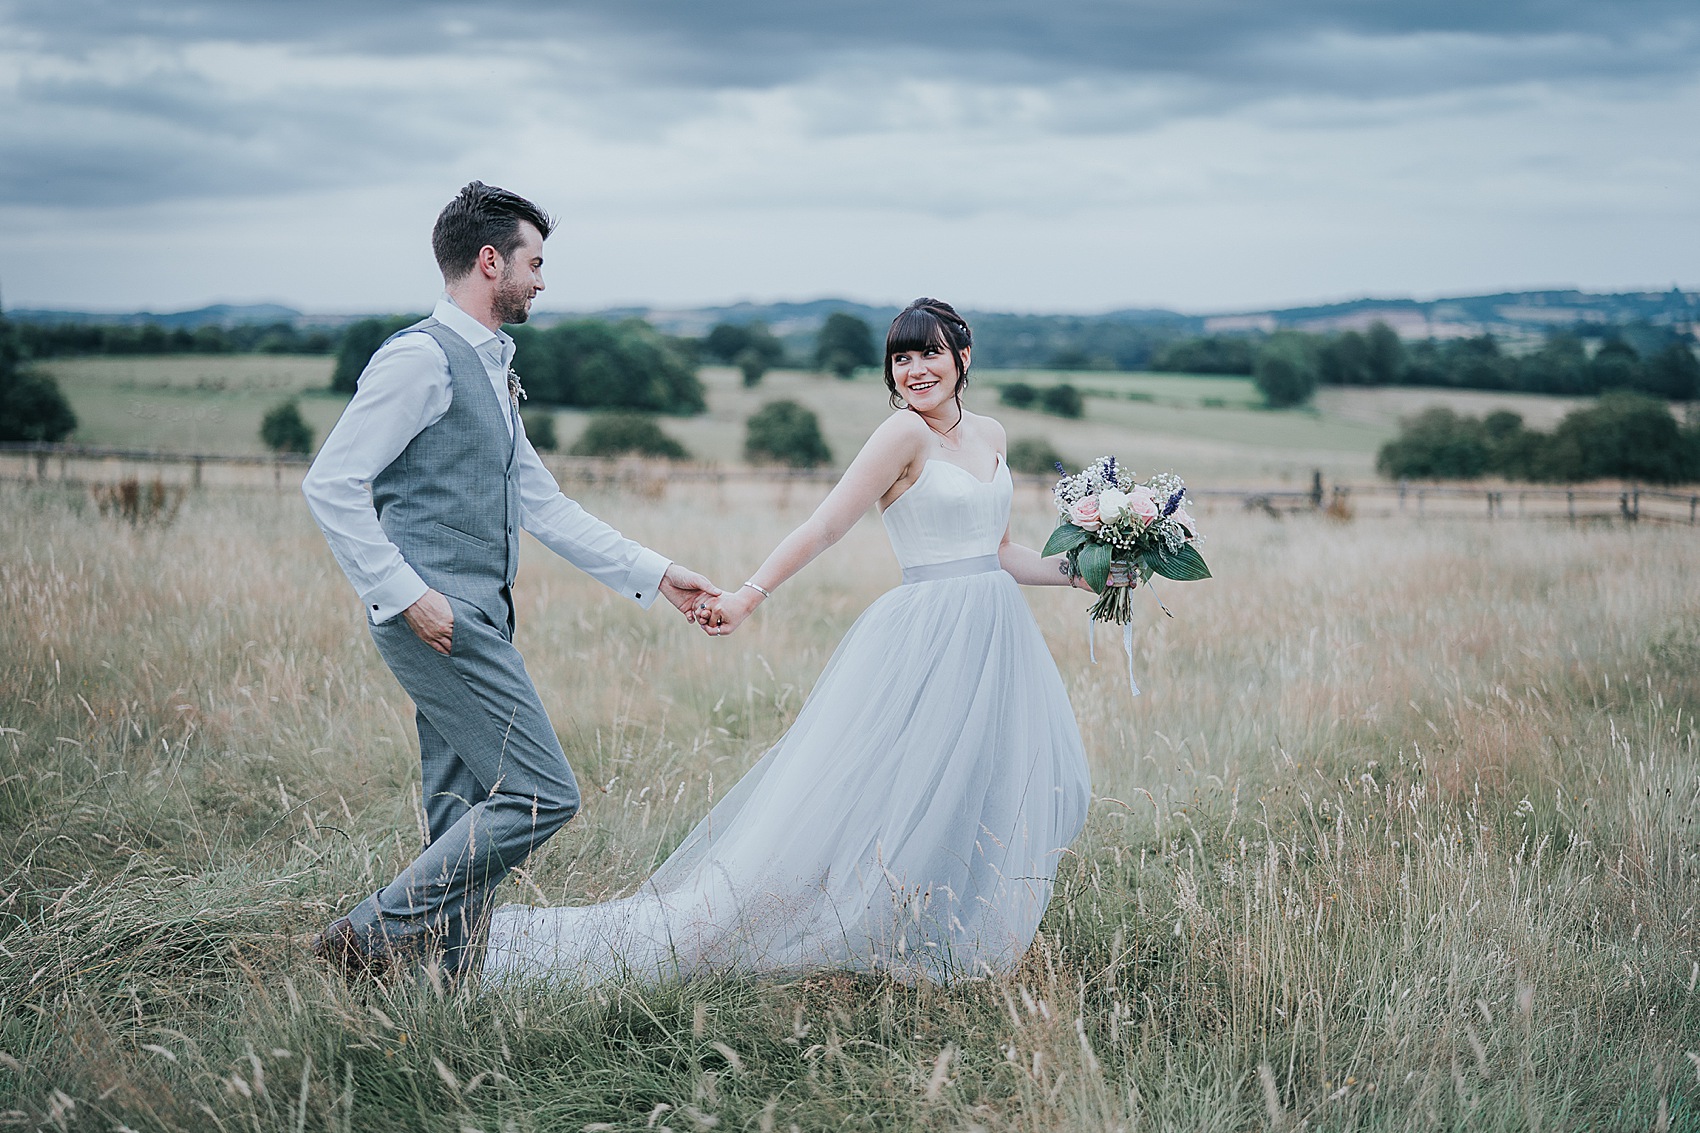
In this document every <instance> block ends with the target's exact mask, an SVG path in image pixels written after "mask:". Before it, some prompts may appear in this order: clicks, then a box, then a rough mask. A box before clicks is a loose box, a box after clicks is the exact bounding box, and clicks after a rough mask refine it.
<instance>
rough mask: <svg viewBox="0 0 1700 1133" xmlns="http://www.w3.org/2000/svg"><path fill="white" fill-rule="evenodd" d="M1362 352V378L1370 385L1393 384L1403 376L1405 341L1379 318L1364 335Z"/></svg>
mask: <svg viewBox="0 0 1700 1133" xmlns="http://www.w3.org/2000/svg"><path fill="white" fill-rule="evenodd" d="M1364 353H1365V357H1364V380H1365V381H1366V382H1368V383H1369V384H1370V385H1372V386H1390V385H1394V384H1395V383H1397V382H1398V381H1399V379H1400V378H1402V377H1403V376H1404V371H1405V343H1404V342H1403V341H1402V340H1401V339H1400V338H1399V335H1398V333H1397V332H1395V331H1394V329H1393V328H1392V327H1390V326H1388V325H1387V324H1386V323H1384V322H1382V321H1381V320H1380V319H1377V320H1376V321H1375V322H1373V323H1371V324H1370V325H1369V331H1368V332H1367V333H1366V334H1365V335H1364Z"/></svg>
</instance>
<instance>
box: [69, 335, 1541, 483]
mask: <svg viewBox="0 0 1700 1133" xmlns="http://www.w3.org/2000/svg"><path fill="white" fill-rule="evenodd" d="M46 368H47V369H48V370H49V372H51V373H52V374H54V375H55V376H56V377H57V378H58V379H59V381H60V383H61V386H62V387H63V388H64V390H65V392H66V395H67V396H68V397H69V398H70V399H71V405H72V408H73V409H75V411H76V413H77V418H78V421H79V426H78V429H77V432H76V434H75V436H74V437H73V440H75V441H77V442H80V443H82V444H88V445H102V446H113V447H121V448H138V449H158V450H164V451H172V452H200V453H229V454H254V453H261V452H264V448H263V446H262V445H261V444H260V440H259V427H260V418H261V417H262V416H263V415H264V414H265V412H266V410H267V409H268V408H270V407H271V406H272V405H274V404H276V403H277V402H279V401H281V400H284V399H285V398H288V397H291V396H299V397H300V398H301V409H302V413H303V414H304V415H305V416H306V418H307V421H308V423H309V424H310V425H311V427H312V428H313V431H314V435H315V438H316V439H317V440H323V438H324V436H325V434H326V433H327V432H328V431H329V429H330V427H331V425H332V424H334V423H335V421H336V418H337V415H338V414H339V413H340V412H341V410H342V406H343V404H344V399H343V398H342V397H340V396H337V395H332V394H330V393H327V392H325V387H326V385H327V384H328V383H329V380H330V370H331V360H330V359H328V358H321V357H278V356H267V355H220V356H204V355H187V356H181V357H163V358H79V359H64V360H57V361H53V362H51V363H48V364H47V367H46ZM701 374H702V379H703V383H704V385H705V386H706V387H707V392H708V412H707V413H705V414H703V415H701V416H698V417H691V418H663V419H662V424H663V427H664V428H665V429H666V430H667V431H668V432H669V433H671V434H672V435H674V436H675V437H677V438H678V439H679V440H680V441H681V442H682V443H683V444H684V445H685V447H686V448H688V449H689V450H690V452H691V453H692V455H693V456H694V457H696V458H697V459H699V460H703V461H709V462H713V463H718V464H735V463H738V462H741V461H742V458H743V443H744V421H745V419H747V418H748V417H749V415H750V414H751V413H753V412H755V411H756V409H758V408H760V407H761V405H762V404H763V403H765V402H767V401H770V400H773V399H775V398H780V397H788V398H794V399H796V400H798V401H801V402H803V403H804V404H806V405H808V406H809V407H810V408H811V409H813V410H814V411H815V413H816V414H817V415H818V416H819V418H820V420H821V426H822V430H823V431H824V433H825V434H826V438H827V442H828V444H829V445H830V446H831V448H832V452H833V457H834V461H835V463H836V464H837V465H838V466H839V467H842V466H843V465H844V464H846V463H848V461H849V460H850V458H851V457H852V456H854V455H855V453H856V450H857V449H858V448H859V447H860V446H861V443H862V442H863V441H864V440H865V439H866V438H867V436H868V434H869V433H871V432H872V431H873V429H874V427H875V426H877V425H878V424H879V422H880V421H881V420H883V419H884V418H885V416H886V414H888V413H889V412H890V409H889V408H888V407H887V404H886V394H885V388H884V384H883V382H882V381H881V379H880V377H879V375H878V372H877V371H870V370H864V371H862V372H861V373H860V374H858V376H857V377H856V378H855V379H854V380H852V381H839V380H837V379H834V378H830V377H823V376H821V375H819V374H813V373H806V372H799V371H790V370H780V371H775V372H772V373H770V374H768V375H767V377H766V378H765V379H764V380H763V381H762V383H761V385H760V386H758V387H757V388H756V389H754V390H746V389H745V388H743V385H742V383H741V381H740V380H739V377H738V373H737V371H735V370H733V369H731V368H728V367H706V368H704V369H703V370H702V372H701ZM974 376H975V381H974V383H973V385H972V386H971V387H970V390H969V394H968V404H969V405H970V407H972V408H974V409H976V410H978V411H980V412H983V413H989V414H991V415H993V416H995V417H997V418H998V419H999V420H1001V421H1002V422H1003V423H1004V425H1005V427H1006V428H1007V429H1008V431H1009V435H1010V437H1011V439H1012V440H1014V439H1021V438H1040V439H1045V440H1048V441H1050V442H1051V444H1052V445H1054V446H1055V447H1056V448H1057V450H1058V451H1060V452H1061V453H1062V454H1063V455H1064V456H1065V457H1066V458H1067V459H1068V460H1069V461H1070V462H1074V463H1085V462H1086V461H1088V460H1091V459H1093V458H1094V457H1097V456H1099V455H1102V454H1105V453H1115V454H1118V455H1120V456H1121V457H1122V458H1123V459H1124V460H1125V461H1127V462H1129V463H1131V464H1132V465H1133V466H1134V467H1135V468H1136V469H1137V470H1138V471H1139V472H1141V473H1142V474H1143V473H1150V472H1156V471H1161V470H1166V469H1172V470H1175V471H1179V472H1181V473H1182V474H1183V475H1185V476H1186V477H1187V478H1188V479H1189V481H1190V482H1192V483H1193V484H1195V485H1197V486H1200V487H1203V486H1210V485H1215V486H1232V485H1238V484H1292V485H1297V484H1306V483H1308V482H1309V480H1310V476H1311V472H1312V470H1319V471H1321V472H1322V473H1323V474H1324V475H1325V476H1327V477H1328V479H1329V480H1331V481H1334V480H1346V481H1353V480H1356V481H1362V480H1367V479H1370V478H1372V477H1373V475H1374V462H1375V452H1376V450H1377V449H1378V448H1379V447H1380V446H1381V444H1382V443H1383V442H1385V441H1386V440H1388V439H1389V438H1391V437H1392V436H1393V435H1394V433H1395V432H1396V431H1397V429H1398V419H1399V417H1400V416H1402V415H1405V414H1408V413H1411V412H1414V411H1415V410H1417V409H1420V408H1421V407H1423V406H1425V405H1431V404H1445V405H1451V406H1453V407H1455V408H1457V409H1459V410H1460V411H1461V412H1470V413H1477V414H1480V413H1485V412H1487V411H1488V410H1491V409H1494V408H1511V409H1514V410H1516V411H1517V412H1520V413H1522V414H1524V416H1525V417H1526V418H1527V419H1528V420H1529V422H1530V424H1531V425H1537V426H1542V427H1550V425H1551V424H1552V422H1553V421H1555V420H1556V419H1557V418H1558V417H1559V416H1560V415H1561V414H1562V413H1563V412H1564V411H1565V410H1566V409H1568V408H1569V407H1571V406H1572V405H1574V404H1575V403H1574V402H1572V401H1568V400H1566V399H1562V398H1550V397H1542V396H1539V395H1528V394H1487V393H1470V392H1458V391H1448V390H1419V389H1381V390H1367V389H1351V390H1346V389H1324V390H1322V391H1320V392H1319V393H1318V395H1317V398H1316V404H1315V406H1314V407H1311V408H1305V409H1297V410H1282V411H1271V410H1266V409H1262V408H1259V407H1258V404H1257V395H1256V392H1255V391H1254V390H1253V388H1252V385H1251V383H1250V381H1248V380H1246V379H1243V378H1222V377H1203V376H1186V375H1176V374H1115V373H1097V372H1087V373H1080V372H1068V373H1056V372H1042V371H1026V370H1022V371H1007V372H999V371H992V372H986V373H980V372H976V374H975V375H974ZM1013 381H1021V382H1026V383H1028V384H1030V385H1035V386H1046V385H1053V384H1056V383H1059V382H1069V383H1071V384H1073V385H1075V386H1076V387H1077V388H1079V389H1081V390H1082V391H1083V392H1084V393H1085V394H1086V398H1087V400H1086V415H1085V417H1083V418H1082V419H1080V420H1067V419H1064V418H1059V417H1053V416H1049V415H1047V414H1044V413H1040V412H1037V411H1032V410H1020V409H1012V408H1010V407H1009V406H1006V405H1003V404H1001V403H1000V402H999V400H998V397H997V392H996V391H997V388H998V387H999V386H1001V385H1004V384H1007V383H1009V382H1013ZM584 418H585V414H584V413H582V412H577V411H571V410H561V411H557V412H556V420H557V424H556V430H557V433H558V435H559V436H560V439H561V443H562V445H563V446H567V445H570V444H571V443H572V440H573V439H574V438H575V437H576V436H577V435H578V433H579V431H580V430H581V429H582V428H583V425H584Z"/></svg>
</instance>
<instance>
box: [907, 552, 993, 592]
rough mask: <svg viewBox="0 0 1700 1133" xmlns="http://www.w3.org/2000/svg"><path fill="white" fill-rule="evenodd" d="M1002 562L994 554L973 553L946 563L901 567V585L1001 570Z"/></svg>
mask: <svg viewBox="0 0 1700 1133" xmlns="http://www.w3.org/2000/svg"><path fill="white" fill-rule="evenodd" d="M1002 569H1003V564H1002V563H1000V562H999V561H998V557H997V556H996V555H995V554H994V555H975V556H974V557H973V558H971V559H952V560H951V561H950V562H948V563H922V564H921V565H920V566H911V567H904V568H903V585H905V586H908V585H909V584H910V583H914V582H936V581H938V580H939V579H941V578H966V577H967V576H968V575H971V574H990V573H991V572H992V571H994V570H1002Z"/></svg>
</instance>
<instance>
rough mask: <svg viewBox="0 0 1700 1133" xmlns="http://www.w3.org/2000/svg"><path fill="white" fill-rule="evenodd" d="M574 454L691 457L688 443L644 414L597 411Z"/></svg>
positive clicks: (675, 458) (576, 444)
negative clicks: (683, 442) (634, 454)
mask: <svg viewBox="0 0 1700 1133" xmlns="http://www.w3.org/2000/svg"><path fill="white" fill-rule="evenodd" d="M569 451H570V452H571V453H572V455H574V456H622V455H624V454H626V453H633V452H635V453H638V454H640V455H643V456H659V457H663V458H665V459H667V460H688V459H690V455H691V454H690V453H689V452H687V451H686V450H685V446H684V445H682V444H680V443H679V442H678V441H676V440H674V439H673V438H672V437H669V436H668V435H667V434H666V433H664V432H662V431H661V426H660V425H658V424H656V423H655V419H654V418H652V417H646V416H645V415H643V414H642V413H597V414H595V415H594V416H592V417H591V419H590V421H589V423H588V424H586V425H585V427H584V432H583V433H581V434H579V438H578V440H576V441H574V442H573V447H572V448H571V450H569Z"/></svg>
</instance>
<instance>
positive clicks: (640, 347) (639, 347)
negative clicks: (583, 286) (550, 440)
mask: <svg viewBox="0 0 1700 1133" xmlns="http://www.w3.org/2000/svg"><path fill="white" fill-rule="evenodd" d="M513 336H514V342H515V344H516V350H515V353H514V370H515V371H516V372H517V373H518V374H519V375H520V378H521V380H522V381H523V382H524V383H525V390H526V393H527V395H528V396H530V397H531V398H532V399H534V400H536V401H539V402H543V403H546V404H550V405H570V406H576V407H579V408H583V409H633V410H641V411H644V412H652V413H701V412H702V411H703V409H704V408H705V407H706V402H705V401H704V399H703V390H702V382H700V381H699V380H697V375H696V370H695V369H694V368H693V367H692V366H691V364H690V363H689V361H688V360H687V359H686V358H685V357H684V355H683V353H682V352H681V350H680V348H679V347H678V345H677V344H676V341H675V340H672V339H669V338H667V337H666V336H664V335H662V334H661V333H660V332H659V331H657V330H656V329H655V328H654V327H652V326H650V325H649V324H648V323H646V322H644V321H643V320H642V319H625V320H623V321H621V322H618V323H610V322H606V321H604V320H602V319H568V320H565V321H563V322H560V323H556V324H555V325H554V326H552V327H550V328H549V329H548V330H543V331H540V330H537V329H535V328H533V327H515V328H514V331H513Z"/></svg>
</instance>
